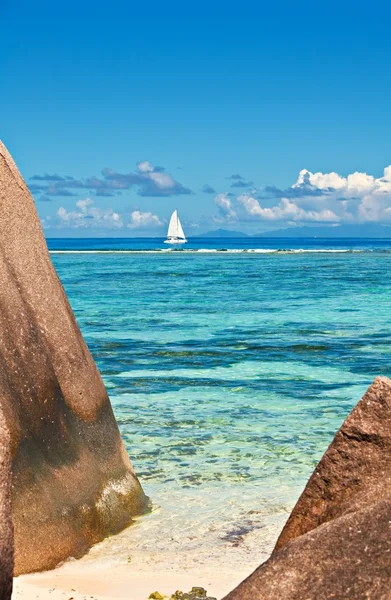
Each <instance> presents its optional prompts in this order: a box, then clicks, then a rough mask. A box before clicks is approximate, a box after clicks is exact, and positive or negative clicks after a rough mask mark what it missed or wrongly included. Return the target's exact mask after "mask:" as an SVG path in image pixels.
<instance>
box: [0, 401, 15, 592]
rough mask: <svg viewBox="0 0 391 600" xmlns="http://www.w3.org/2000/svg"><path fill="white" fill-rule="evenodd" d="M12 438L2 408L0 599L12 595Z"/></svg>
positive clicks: (0, 431) (0, 435)
mask: <svg viewBox="0 0 391 600" xmlns="http://www.w3.org/2000/svg"><path fill="white" fill-rule="evenodd" d="M11 484H12V475H11V452H10V436H9V431H8V429H7V426H6V424H5V419H4V415H3V413H2V411H1V408H0V598H1V600H9V598H11V595H12V579H13V569H14V538H13V526H12V517H11Z"/></svg>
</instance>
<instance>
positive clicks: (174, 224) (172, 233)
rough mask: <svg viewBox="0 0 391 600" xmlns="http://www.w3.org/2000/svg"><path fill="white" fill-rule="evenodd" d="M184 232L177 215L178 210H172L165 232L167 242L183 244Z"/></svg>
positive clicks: (184, 240)
mask: <svg viewBox="0 0 391 600" xmlns="http://www.w3.org/2000/svg"><path fill="white" fill-rule="evenodd" d="M186 241H187V240H186V238H185V234H184V231H183V229H182V225H181V222H180V220H179V217H178V211H177V210H174V212H173V213H172V215H171V219H170V223H169V225H168V232H167V240H166V243H167V244H184V243H185V242H186Z"/></svg>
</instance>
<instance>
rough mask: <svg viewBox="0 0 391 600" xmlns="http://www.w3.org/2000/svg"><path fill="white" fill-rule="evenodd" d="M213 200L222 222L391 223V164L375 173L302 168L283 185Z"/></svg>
mask: <svg viewBox="0 0 391 600" xmlns="http://www.w3.org/2000/svg"><path fill="white" fill-rule="evenodd" d="M273 198H275V200H273ZM215 203H216V205H217V206H218V209H219V214H218V216H217V217H215V221H216V222H221V223H223V222H226V223H229V222H233V221H234V220H235V221H239V222H240V221H243V222H246V221H247V222H248V221H254V222H256V221H264V222H272V221H279V222H284V223H285V224H286V225H297V224H300V223H305V222H318V223H329V224H333V223H334V224H341V223H364V222H385V223H391V165H390V166H388V167H386V168H385V169H384V173H383V175H382V176H381V177H377V178H376V177H374V176H373V175H369V174H367V173H362V172H358V171H356V172H354V173H351V174H349V175H347V176H346V177H344V176H342V175H340V174H338V173H336V172H334V171H332V172H330V173H322V172H316V173H312V172H311V171H308V170H307V169H303V170H302V171H300V173H299V175H298V178H297V181H296V182H295V183H294V184H293V185H292V186H291V187H289V188H287V189H285V190H279V189H278V188H276V187H274V186H272V187H265V188H262V189H261V190H258V191H257V190H253V191H251V192H247V193H242V194H240V195H238V196H237V197H236V198H232V195H231V194H229V195H228V194H219V195H218V196H217V197H216V198H215Z"/></svg>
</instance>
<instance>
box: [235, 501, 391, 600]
mask: <svg viewBox="0 0 391 600" xmlns="http://www.w3.org/2000/svg"><path fill="white" fill-rule="evenodd" d="M390 523H391V497H389V498H387V499H386V500H383V501H382V502H379V503H377V504H375V505H373V506H369V507H366V508H364V509H363V510H361V511H357V512H355V513H351V514H346V515H344V516H342V517H339V518H338V519H335V520H333V521H330V522H329V523H325V524H324V525H321V526H320V527H317V528H316V529H314V530H313V531H311V532H309V533H306V534H305V535H303V536H301V537H298V538H296V539H295V540H293V541H292V542H290V543H288V544H287V545H286V546H284V548H283V549H282V550H280V551H278V552H276V553H275V554H273V555H272V557H271V558H270V559H269V560H268V561H266V562H265V563H264V564H263V565H261V566H260V567H259V568H258V569H257V570H256V571H255V572H254V573H253V574H252V575H250V577H248V578H247V579H246V580H245V581H244V582H243V583H241V584H240V585H239V587H238V588H236V589H235V590H234V591H233V592H231V593H230V594H228V596H226V599H225V600H390V599H391V525H390Z"/></svg>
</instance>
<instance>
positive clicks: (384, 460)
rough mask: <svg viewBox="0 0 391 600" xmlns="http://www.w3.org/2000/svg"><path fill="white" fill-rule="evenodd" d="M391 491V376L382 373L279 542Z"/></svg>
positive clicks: (327, 455) (308, 487) (317, 472)
mask: <svg viewBox="0 0 391 600" xmlns="http://www.w3.org/2000/svg"><path fill="white" fill-rule="evenodd" d="M388 495H391V381H390V380H389V379H387V378H386V377H377V378H376V379H375V381H374V382H373V384H372V385H371V387H370V388H369V389H368V391H367V392H366V394H365V395H364V396H363V397H362V398H361V400H360V402H359V403H358V404H357V405H356V406H355V408H354V409H353V410H352V412H351V413H350V415H349V416H348V417H347V419H346V421H345V422H344V423H343V425H342V427H341V428H340V430H339V431H338V432H337V434H336V436H335V438H334V440H333V442H332V443H331V445H330V446H329V448H328V449H327V450H326V453H325V454H324V456H323V458H322V459H321V461H320V463H319V464H318V466H317V467H316V469H315V471H314V472H313V474H312V476H311V478H310V480H309V481H308V483H307V485H306V487H305V490H304V492H303V493H302V495H301V496H300V498H299V500H298V502H297V504H296V506H295V508H294V509H293V511H292V514H291V515H290V517H289V519H288V522H287V524H286V525H285V527H284V529H283V531H282V533H281V535H280V537H279V539H278V541H277V544H276V548H275V551H277V550H279V549H280V548H282V547H283V546H284V545H285V544H286V543H287V542H289V541H290V540H292V539H294V538H296V537H298V536H300V535H303V533H306V532H307V531H311V530H312V529H315V527H318V526H319V525H321V524H322V523H325V522H326V521H330V520H331V519H335V518H336V517H339V516H341V515H343V514H345V513H349V512H353V511H355V510H358V509H361V508H363V507H365V506H368V505H370V504H374V503H375V502H377V501H379V500H382V499H383V498H385V497H387V496H388Z"/></svg>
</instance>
